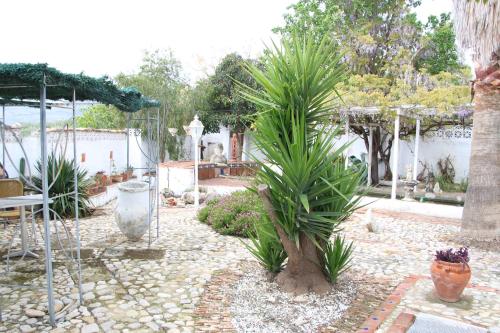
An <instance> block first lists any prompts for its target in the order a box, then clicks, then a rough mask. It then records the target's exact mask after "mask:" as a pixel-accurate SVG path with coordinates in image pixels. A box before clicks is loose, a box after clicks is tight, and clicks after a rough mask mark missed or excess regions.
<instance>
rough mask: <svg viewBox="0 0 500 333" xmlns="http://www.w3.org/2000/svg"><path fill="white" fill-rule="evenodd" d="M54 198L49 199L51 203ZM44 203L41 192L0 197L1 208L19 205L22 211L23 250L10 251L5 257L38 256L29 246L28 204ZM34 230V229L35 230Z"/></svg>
mask: <svg viewBox="0 0 500 333" xmlns="http://www.w3.org/2000/svg"><path fill="white" fill-rule="evenodd" d="M51 202H52V200H50V199H49V203H51ZM42 204H43V197H42V195H41V194H30V195H21V196H16V197H5V198H0V209H5V208H15V207H19V209H20V212H21V222H20V224H21V225H20V229H21V250H19V251H15V252H13V253H10V254H8V255H5V256H4V258H6V257H9V258H12V257H25V256H31V257H34V258H38V255H37V254H35V253H33V252H31V250H30V248H29V242H28V238H27V236H28V235H27V232H26V210H25V207H26V206H34V205H42ZM33 232H34V231H33Z"/></svg>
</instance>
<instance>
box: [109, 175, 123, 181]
mask: <svg viewBox="0 0 500 333" xmlns="http://www.w3.org/2000/svg"><path fill="white" fill-rule="evenodd" d="M111 181H112V182H113V183H119V182H121V181H123V176H122V175H121V174H119V173H113V174H112V175H111Z"/></svg>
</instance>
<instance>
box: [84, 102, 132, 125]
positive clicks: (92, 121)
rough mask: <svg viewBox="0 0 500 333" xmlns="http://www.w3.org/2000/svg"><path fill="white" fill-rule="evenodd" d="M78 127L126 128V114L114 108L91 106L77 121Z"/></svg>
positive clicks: (100, 105) (98, 105)
mask: <svg viewBox="0 0 500 333" xmlns="http://www.w3.org/2000/svg"><path fill="white" fill-rule="evenodd" d="M76 123H77V126H78V127H83V128H107V129H121V128H125V127H126V119H125V114H124V113H123V112H121V111H120V110H118V109H117V108H116V107H114V106H110V105H104V104H96V105H92V106H89V107H88V108H87V109H85V110H84V111H83V114H82V115H81V116H79V117H77V119H76Z"/></svg>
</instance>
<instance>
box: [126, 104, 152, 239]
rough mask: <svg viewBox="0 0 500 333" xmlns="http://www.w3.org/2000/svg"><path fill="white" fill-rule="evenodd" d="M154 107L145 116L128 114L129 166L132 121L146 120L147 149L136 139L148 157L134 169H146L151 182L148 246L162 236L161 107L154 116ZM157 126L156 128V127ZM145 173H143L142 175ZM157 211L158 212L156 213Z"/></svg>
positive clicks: (144, 155)
mask: <svg viewBox="0 0 500 333" xmlns="http://www.w3.org/2000/svg"><path fill="white" fill-rule="evenodd" d="M152 111H153V110H152V109H147V110H144V112H146V115H145V117H135V118H132V115H131V114H130V113H128V115H127V168H129V167H131V165H130V133H131V127H130V123H131V122H132V121H136V122H145V124H146V133H145V138H146V143H147V151H146V152H145V151H144V150H143V149H142V147H141V146H140V144H139V142H138V141H137V140H136V144H137V146H138V147H139V150H140V151H141V154H142V156H143V157H144V158H145V159H146V166H145V167H139V168H136V167H134V169H138V170H141V172H142V171H145V172H146V173H147V178H148V180H147V182H148V184H149V202H148V204H149V207H148V247H149V246H151V244H152V243H153V242H154V241H156V240H157V239H158V238H159V237H160V188H159V184H160V180H159V179H160V177H159V173H160V109H159V108H157V109H156V116H152V115H151V112H152ZM155 125H156V126H155ZM154 127H156V128H154ZM154 130H155V132H156V144H154V143H155V140H154V137H155V135H154V132H153V131H154ZM138 135H141V133H140V131H137V132H135V133H134V136H135V137H136V138H137V136H138ZM153 172H154V173H155V176H154V183H155V184H154V186H153V184H152V178H153V177H152V173H153ZM142 176H143V175H141V177H142ZM154 213H156V214H154ZM154 215H156V237H155V238H154V239H153V236H152V230H151V225H152V220H153V216H154Z"/></svg>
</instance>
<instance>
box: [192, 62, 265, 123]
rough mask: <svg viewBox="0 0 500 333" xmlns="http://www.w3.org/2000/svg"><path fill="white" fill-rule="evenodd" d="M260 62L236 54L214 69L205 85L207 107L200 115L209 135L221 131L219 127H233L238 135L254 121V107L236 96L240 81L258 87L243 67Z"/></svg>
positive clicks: (239, 96)
mask: <svg viewBox="0 0 500 333" xmlns="http://www.w3.org/2000/svg"><path fill="white" fill-rule="evenodd" d="M247 62H250V63H253V64H255V65H258V63H257V62H256V61H254V60H251V59H246V60H245V59H243V57H241V56H240V55H238V54H236V53H230V54H228V55H226V56H225V57H224V58H223V59H222V60H221V62H220V63H219V64H218V65H217V67H216V68H215V73H214V74H213V75H212V76H210V77H209V78H208V81H207V82H203V85H204V88H205V89H207V94H206V96H205V97H206V101H207V103H206V105H205V108H204V109H199V110H203V112H202V113H201V121H202V122H203V124H205V126H206V132H208V133H214V132H218V131H219V124H222V125H224V126H228V125H229V126H231V128H232V129H233V130H234V131H235V132H240V133H242V132H244V131H245V129H246V128H247V127H249V126H250V124H251V123H252V121H253V117H252V116H253V115H254V114H255V112H256V109H255V106H254V105H253V104H252V103H250V102H248V101H247V100H245V99H244V98H242V97H241V95H239V94H238V93H237V84H236V82H240V83H242V84H245V85H247V86H250V87H252V88H254V89H256V88H257V85H256V82H255V80H254V79H253V77H252V76H251V75H250V74H249V73H248V72H247V71H246V70H245V68H244V64H245V63H247Z"/></svg>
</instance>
